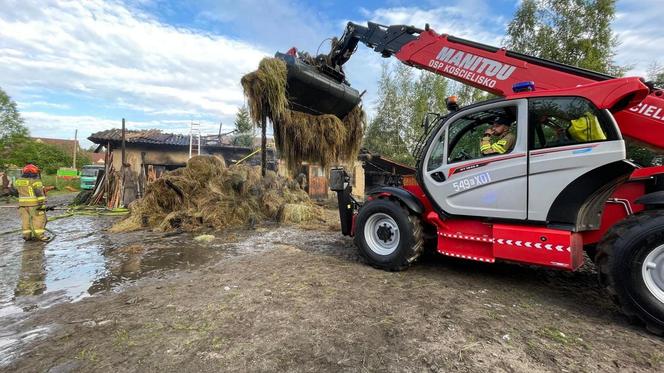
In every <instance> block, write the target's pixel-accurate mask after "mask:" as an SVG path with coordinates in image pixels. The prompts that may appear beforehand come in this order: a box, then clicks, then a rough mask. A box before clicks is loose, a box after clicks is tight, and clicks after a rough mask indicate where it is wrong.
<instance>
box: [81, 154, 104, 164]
mask: <svg viewBox="0 0 664 373" xmlns="http://www.w3.org/2000/svg"><path fill="white" fill-rule="evenodd" d="M86 155H87V156H88V157H90V161H91V162H92V163H93V164H104V163H105V162H106V159H105V157H106V154H104V153H91V152H88V153H86Z"/></svg>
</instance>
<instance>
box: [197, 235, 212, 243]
mask: <svg viewBox="0 0 664 373" xmlns="http://www.w3.org/2000/svg"><path fill="white" fill-rule="evenodd" d="M214 238H215V237H214V235H211V234H201V235H200V236H196V237H194V241H198V242H207V243H209V242H212V241H213V240H214Z"/></svg>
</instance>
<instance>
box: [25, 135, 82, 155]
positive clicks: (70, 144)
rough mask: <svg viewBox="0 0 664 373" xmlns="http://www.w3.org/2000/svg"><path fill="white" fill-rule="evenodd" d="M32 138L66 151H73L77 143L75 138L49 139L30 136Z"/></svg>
mask: <svg viewBox="0 0 664 373" xmlns="http://www.w3.org/2000/svg"><path fill="white" fill-rule="evenodd" d="M32 139H33V140H34V141H37V142H41V143H44V144H49V145H53V146H55V147H57V148H59V149H60V150H62V151H64V152H67V153H71V152H73V151H74V147H75V146H77V145H78V141H76V140H66V139H51V138H48V137H32Z"/></svg>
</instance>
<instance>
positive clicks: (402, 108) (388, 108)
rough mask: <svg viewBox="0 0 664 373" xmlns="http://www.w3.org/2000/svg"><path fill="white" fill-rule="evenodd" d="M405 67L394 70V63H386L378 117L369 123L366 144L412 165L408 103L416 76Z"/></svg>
mask: <svg viewBox="0 0 664 373" xmlns="http://www.w3.org/2000/svg"><path fill="white" fill-rule="evenodd" d="M404 67H406V66H404V65H402V66H397V67H396V68H395V69H394V71H393V69H392V65H391V64H390V63H384V64H383V67H382V70H381V74H380V79H379V81H378V90H379V91H378V92H379V96H378V102H377V104H376V116H375V117H374V118H373V119H372V120H371V122H370V123H369V126H368V128H367V132H366V135H365V138H364V146H365V147H367V148H368V149H369V150H371V151H373V152H377V153H379V154H381V155H383V156H385V157H388V158H391V159H394V160H395V161H398V162H403V163H407V164H412V163H414V162H413V156H412V155H411V154H410V152H409V149H408V146H407V143H406V140H405V139H406V128H407V127H408V125H409V124H410V120H411V118H410V116H409V113H411V112H412V109H411V108H409V105H408V101H409V98H408V94H409V93H410V88H409V85H410V84H411V79H412V76H409V72H408V71H407V70H406V69H404ZM406 68H407V67H406ZM411 74H412V72H411Z"/></svg>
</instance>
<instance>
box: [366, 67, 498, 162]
mask: <svg viewBox="0 0 664 373" xmlns="http://www.w3.org/2000/svg"><path fill="white" fill-rule="evenodd" d="M378 89H379V98H378V103H377V105H376V116H375V117H374V118H373V119H372V120H371V121H370V122H369V126H368V128H367V131H366V134H365V138H364V146H365V147H366V148H367V149H369V150H371V151H372V152H376V153H378V154H381V155H383V156H385V157H388V158H391V159H393V160H395V161H398V162H401V163H405V164H408V165H414V164H415V161H416V160H415V159H414V157H413V153H414V151H415V150H416V147H417V145H418V141H419V140H420V138H421V137H422V135H423V133H424V126H423V123H424V119H425V117H426V115H427V113H437V114H445V113H447V105H446V104H445V99H446V98H447V97H448V96H450V95H452V94H454V95H456V96H457V97H458V99H459V103H460V105H462V106H465V105H470V104H472V103H475V102H478V101H483V100H487V99H488V98H491V97H493V96H492V95H490V94H488V93H487V92H484V91H482V90H479V89H476V88H473V87H470V86H467V85H463V84H460V83H456V82H453V81H451V80H449V79H447V78H444V77H442V76H440V75H437V74H434V73H432V72H429V71H419V72H416V70H413V69H412V68H411V67H410V66H407V65H404V64H401V63H398V64H390V63H385V64H384V65H383V69H382V72H381V76H380V80H379V82H378ZM432 124H433V123H432Z"/></svg>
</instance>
